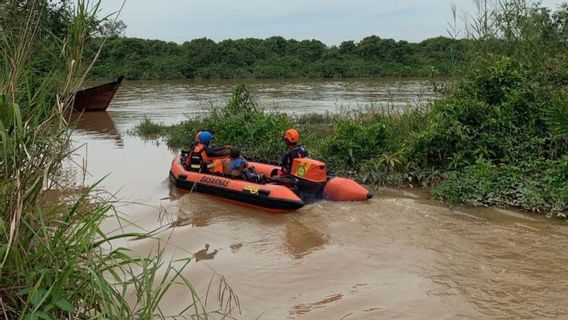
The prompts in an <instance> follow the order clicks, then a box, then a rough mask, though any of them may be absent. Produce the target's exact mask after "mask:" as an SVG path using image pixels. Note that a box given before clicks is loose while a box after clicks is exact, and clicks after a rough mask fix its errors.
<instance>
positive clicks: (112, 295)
mask: <svg viewBox="0 0 568 320" xmlns="http://www.w3.org/2000/svg"><path fill="white" fill-rule="evenodd" d="M97 11H98V4H97V3H94V4H93V5H92V6H89V5H88V2H87V1H78V2H77V4H76V5H75V6H73V7H71V6H69V5H68V4H67V1H61V2H53V1H47V0H45V1H41V0H37V1H33V0H32V1H0V111H1V113H0V141H1V145H0V318H2V319H26V320H35V319H90V318H100V319H151V318H153V317H155V316H156V317H164V315H163V314H162V312H161V310H160V308H159V303H160V300H161V299H162V297H163V296H164V293H165V291H166V290H168V288H170V287H171V286H173V285H179V283H181V285H183V286H185V287H187V290H188V296H190V297H191V298H192V299H191V298H190V299H189V301H187V302H186V303H187V304H188V305H189V307H191V308H192V309H191V310H192V311H193V312H192V313H194V314H195V318H207V313H206V312H205V309H204V306H203V305H201V303H200V301H199V298H198V295H197V293H196V292H194V291H193V289H192V287H191V285H190V284H189V282H188V281H187V280H186V279H184V278H183V277H182V276H181V275H180V273H179V271H180V270H181V269H182V268H183V267H184V266H185V265H187V263H188V262H189V258H188V259H184V260H183V261H176V262H171V263H168V262H167V261H165V260H164V259H163V258H162V256H161V254H160V253H159V252H158V253H157V254H156V256H154V257H132V256H130V255H129V252H128V250H127V248H124V247H115V246H113V244H115V242H114V241H115V240H121V239H122V240H128V239H131V238H132V237H144V235H143V234H133V233H123V234H112V235H108V234H105V233H104V232H103V230H101V227H100V225H101V222H102V221H103V220H104V219H107V218H108V217H109V216H112V215H113V207H112V203H111V202H110V201H109V200H108V199H105V198H102V197H100V196H99V195H98V194H97V193H95V192H93V188H94V187H95V186H91V187H87V188H84V189H79V190H78V191H77V192H76V193H73V200H71V201H63V200H61V199H56V200H55V201H53V199H50V195H53V194H57V192H56V190H57V189H58V187H59V183H60V175H59V174H58V172H59V170H60V169H61V162H62V160H63V159H64V158H65V157H66V155H67V154H68V153H69V152H70V149H69V147H70V140H69V128H68V126H67V123H66V117H67V115H68V113H67V112H68V111H69V110H68V107H69V105H70V100H71V99H72V97H73V92H74V91H75V90H77V88H78V87H79V85H80V82H81V79H82V78H83V77H84V76H85V72H87V71H88V65H89V63H90V61H85V60H83V49H84V47H85V44H86V43H87V42H88V41H89V39H90V37H91V35H92V34H93V32H94V30H95V29H96V27H97V26H98V24H99V23H100V21H99V20H97V18H96V16H97ZM54 202H55V203H54ZM158 275H159V276H160V278H159V279H158V278H157V276H158ZM220 281H221V282H222V281H223V280H222V279H221V280H220ZM223 286H224V284H223V285H222V286H221V287H223ZM232 298H233V296H232V294H231V295H230V297H229V299H232ZM226 299H227V296H225V301H221V304H223V303H225V304H226V303H227V301H226ZM226 305H227V304H226ZM228 305H231V304H230V303H229V304H228Z"/></svg>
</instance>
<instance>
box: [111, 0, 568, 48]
mask: <svg viewBox="0 0 568 320" xmlns="http://www.w3.org/2000/svg"><path fill="white" fill-rule="evenodd" d="M101 2H102V8H103V9H102V13H103V14H108V13H110V12H113V11H116V10H118V9H119V8H120V6H121V4H122V0H101ZM541 2H542V3H543V4H544V5H546V6H548V7H550V8H556V7H557V6H558V5H559V4H560V3H562V2H565V1H560V0H544V1H541ZM452 3H454V4H455V5H456V7H457V8H458V15H459V19H460V21H458V26H463V24H464V22H463V16H464V13H465V12H470V13H471V12H472V10H473V7H474V6H473V0H454V1H452V0H398V1H387V0H286V1H283V0H280V1H270V0H208V1H207V0H201V1H197V0H126V4H125V6H124V9H123V11H122V13H121V15H120V19H122V20H123V21H124V22H125V23H126V25H127V26H128V28H127V30H126V36H129V37H138V38H146V39H160V40H166V41H175V42H178V43H182V42H184V41H188V40H191V39H195V38H203V37H206V38H210V39H213V40H215V41H220V40H224V39H238V38H268V37H270V36H274V35H278V36H283V37H285V38H294V39H298V40H301V39H318V40H321V41H323V42H324V43H326V44H328V45H333V44H339V43H341V41H344V40H355V41H358V40H360V39H362V38H364V37H366V36H369V35H373V34H375V35H378V36H380V37H381V38H393V39H396V40H407V41H410V42H417V41H421V40H424V39H426V38H430V37H434V36H439V35H444V36H447V35H448V32H447V28H448V23H449V22H451V21H452V11H451V4H452Z"/></svg>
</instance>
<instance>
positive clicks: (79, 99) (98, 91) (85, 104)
mask: <svg viewBox="0 0 568 320" xmlns="http://www.w3.org/2000/svg"><path fill="white" fill-rule="evenodd" d="M123 79H124V76H120V77H118V78H117V79H116V80H115V81H112V82H109V83H105V84H101V85H98V86H95V87H90V88H86V89H82V90H79V91H77V92H76V93H75V99H74V100H73V110H75V111H105V110H106V109H107V108H108V105H109V104H110V101H111V100H112V98H113V97H114V94H115V93H116V90H118V87H120V84H121V83H122V80H123Z"/></svg>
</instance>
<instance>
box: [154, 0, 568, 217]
mask: <svg viewBox="0 0 568 320" xmlns="http://www.w3.org/2000/svg"><path fill="white" fill-rule="evenodd" d="M484 4H486V3H485V2H483V1H478V7H479V8H480V10H481V11H480V12H479V13H478V15H477V16H474V17H473V19H472V21H474V22H473V23H472V24H471V25H468V30H472V31H471V33H470V34H469V41H474V42H475V43H476V45H475V46H473V47H471V48H469V51H468V52H467V53H463V54H464V56H467V57H468V61H467V64H466V68H464V70H465V71H464V75H463V76H462V78H461V79H457V80H456V82H455V84H454V85H453V86H452V88H451V89H449V90H447V92H445V93H444V95H443V97H442V98H440V99H439V100H437V101H435V102H433V103H432V104H430V105H429V106H428V107H426V108H425V109H423V110H422V109H413V108H409V109H408V110H406V111H404V112H402V113H397V112H392V111H391V112H384V110H376V109H370V110H356V111H350V112H344V113H340V114H326V115H307V116H302V117H292V116H290V115H286V114H279V113H268V112H265V111H264V110H263V109H262V108H259V107H258V105H257V104H256V103H254V102H252V100H251V99H250V98H248V96H249V93H248V91H247V90H246V88H244V87H242V86H239V87H237V88H236V89H235V91H234V95H233V97H232V99H231V100H230V102H229V103H228V104H227V105H226V106H225V107H222V108H218V109H214V110H212V111H211V113H210V114H209V116H207V117H203V118H198V119H190V120H188V121H186V122H183V123H181V124H179V125H177V126H172V127H169V128H165V127H164V128H162V129H160V130H162V131H163V134H164V135H166V136H167V138H168V144H169V145H170V146H172V147H176V148H184V147H187V146H188V144H189V142H190V141H191V140H192V137H193V134H194V133H195V132H196V131H197V130H201V129H205V128H207V129H209V130H211V131H213V132H214V133H215V134H216V143H218V144H230V145H239V146H241V147H242V149H243V150H244V151H245V152H246V154H247V155H248V156H249V157H252V158H262V159H270V160H277V159H278V157H279V156H280V152H283V148H284V146H281V148H278V145H275V144H276V143H277V142H279V141H281V139H280V137H281V134H282V132H283V131H284V130H285V129H286V128H288V127H290V126H296V127H297V128H298V129H300V130H301V132H302V135H303V143H304V144H305V146H306V147H307V148H308V150H309V151H310V154H311V155H312V156H313V157H316V158H319V159H321V160H324V161H326V162H328V165H329V166H330V168H331V169H333V170H335V171H337V172H342V173H347V174H350V175H353V176H358V177H359V178H361V179H362V180H364V181H365V182H367V183H371V184H377V185H382V184H386V185H395V186H403V185H413V186H423V187H426V188H428V189H429V190H430V191H431V193H432V195H433V196H434V197H436V198H439V199H442V200H445V201H447V202H449V203H452V204H470V205H491V206H512V207H518V208H523V209H526V210H531V211H538V212H544V213H549V212H552V213H555V214H557V215H559V216H563V217H566V213H567V212H568V183H567V182H568V102H567V101H568V100H567V99H566V97H568V42H567V41H566V39H568V5H567V4H564V5H562V6H560V7H559V8H558V9H557V10H556V11H551V10H549V9H547V8H544V7H542V6H540V5H538V4H527V3H526V2H524V1H520V0H510V1H501V2H499V3H498V5H497V6H496V7H495V8H494V9H491V10H489V9H485V10H484V9H483V8H487V6H485V5H484ZM146 125H148V124H146Z"/></svg>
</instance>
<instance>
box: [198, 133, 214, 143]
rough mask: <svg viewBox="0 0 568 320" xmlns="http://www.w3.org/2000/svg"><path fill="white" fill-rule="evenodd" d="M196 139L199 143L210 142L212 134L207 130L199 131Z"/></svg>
mask: <svg viewBox="0 0 568 320" xmlns="http://www.w3.org/2000/svg"><path fill="white" fill-rule="evenodd" d="M198 140H199V142H200V143H203V144H210V143H211V140H213V135H212V134H211V133H210V132H209V131H201V133H199V137H198Z"/></svg>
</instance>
